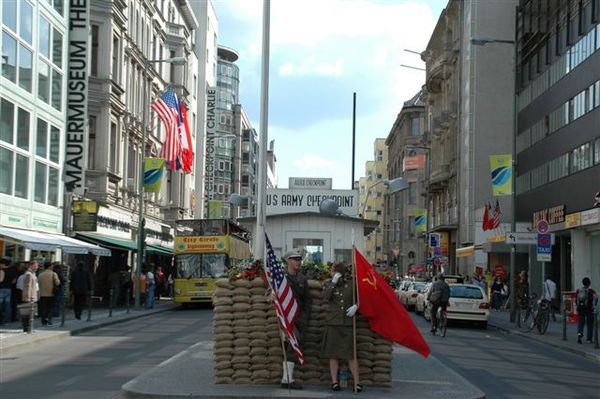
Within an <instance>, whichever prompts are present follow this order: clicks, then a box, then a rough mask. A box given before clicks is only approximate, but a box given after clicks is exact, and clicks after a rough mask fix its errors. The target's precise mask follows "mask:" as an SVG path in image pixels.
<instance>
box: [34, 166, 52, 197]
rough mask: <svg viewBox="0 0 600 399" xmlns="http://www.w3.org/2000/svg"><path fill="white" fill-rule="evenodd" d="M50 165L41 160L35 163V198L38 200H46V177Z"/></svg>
mask: <svg viewBox="0 0 600 399" xmlns="http://www.w3.org/2000/svg"><path fill="white" fill-rule="evenodd" d="M47 173H48V167H47V166H46V165H44V164H43V163H41V162H36V163H35V190H34V194H33V199H34V200H35V201H37V202H46V184H47V183H46V179H47Z"/></svg>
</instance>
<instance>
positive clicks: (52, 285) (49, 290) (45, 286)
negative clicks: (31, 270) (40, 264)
mask: <svg viewBox="0 0 600 399" xmlns="http://www.w3.org/2000/svg"><path fill="white" fill-rule="evenodd" d="M38 283H39V285H40V318H41V319H42V325H44V326H46V325H47V326H51V325H52V308H53V307H54V290H56V289H57V288H58V286H59V285H60V280H59V278H58V275H57V274H56V273H55V272H54V265H53V264H52V263H46V264H45V265H44V271H43V272H42V273H40V275H39V276H38Z"/></svg>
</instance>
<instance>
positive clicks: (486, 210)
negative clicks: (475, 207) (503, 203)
mask: <svg viewBox="0 0 600 399" xmlns="http://www.w3.org/2000/svg"><path fill="white" fill-rule="evenodd" d="M483 207H484V210H483V222H482V223H481V228H482V229H483V231H488V230H489V229H490V208H488V204H483Z"/></svg>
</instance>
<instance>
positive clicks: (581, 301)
mask: <svg viewBox="0 0 600 399" xmlns="http://www.w3.org/2000/svg"><path fill="white" fill-rule="evenodd" d="M588 299H589V289H588V288H580V289H578V290H577V300H576V303H577V307H578V308H584V309H585V308H587V307H588V305H589V301H588Z"/></svg>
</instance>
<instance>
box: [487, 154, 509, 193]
mask: <svg viewBox="0 0 600 399" xmlns="http://www.w3.org/2000/svg"><path fill="white" fill-rule="evenodd" d="M490 168H491V174H492V195H493V196H494V197H498V196H501V195H511V193H512V155H510V154H508V155H491V156H490Z"/></svg>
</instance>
